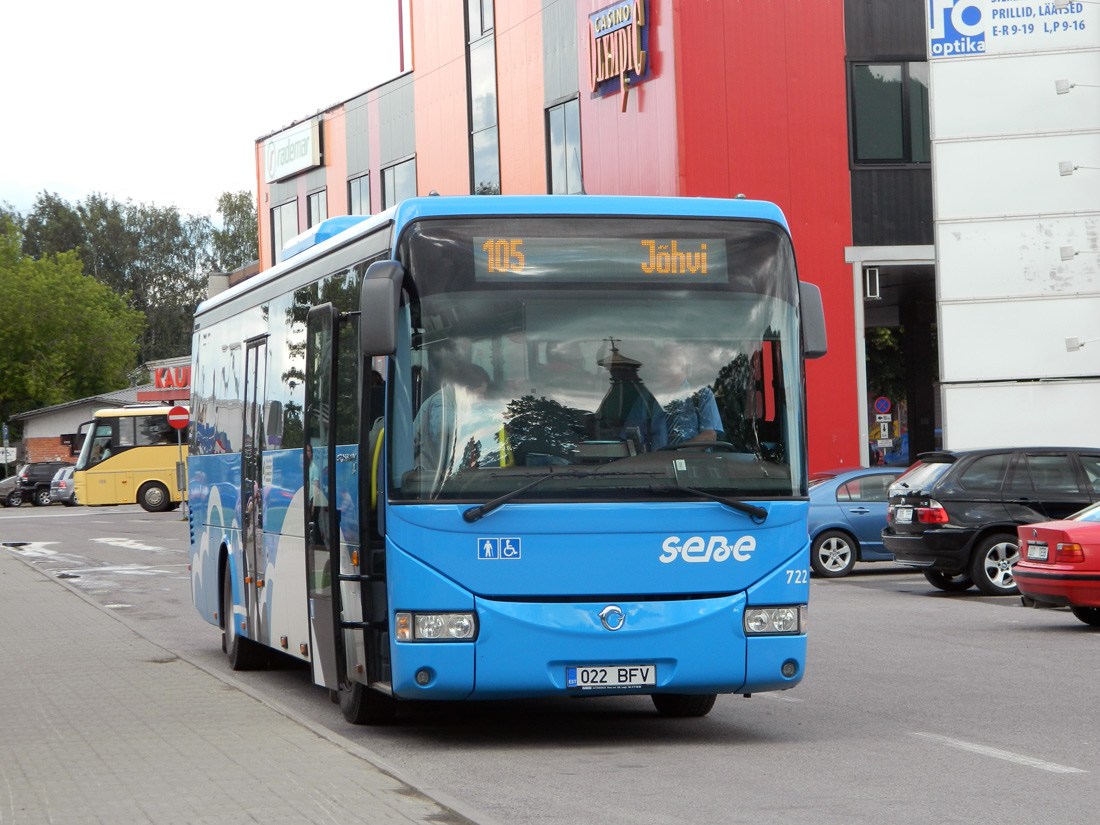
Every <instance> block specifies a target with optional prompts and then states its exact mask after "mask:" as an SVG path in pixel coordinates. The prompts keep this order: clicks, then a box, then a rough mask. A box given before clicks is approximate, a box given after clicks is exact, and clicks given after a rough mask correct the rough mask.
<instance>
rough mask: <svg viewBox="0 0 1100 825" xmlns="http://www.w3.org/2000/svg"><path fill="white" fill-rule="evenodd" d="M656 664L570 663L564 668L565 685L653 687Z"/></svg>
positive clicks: (591, 688) (577, 687)
mask: <svg viewBox="0 0 1100 825" xmlns="http://www.w3.org/2000/svg"><path fill="white" fill-rule="evenodd" d="M656 684H657V666H656V665H652V664H649V665H584V666H581V665H570V666H568V667H566V668H565V686H566V687H568V688H576V689H578V690H608V689H614V688H634V687H654V686H656Z"/></svg>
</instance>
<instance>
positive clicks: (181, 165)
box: [0, 0, 407, 218]
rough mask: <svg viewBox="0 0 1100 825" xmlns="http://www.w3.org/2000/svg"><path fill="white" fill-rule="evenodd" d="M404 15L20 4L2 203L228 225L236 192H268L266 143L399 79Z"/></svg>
mask: <svg viewBox="0 0 1100 825" xmlns="http://www.w3.org/2000/svg"><path fill="white" fill-rule="evenodd" d="M399 2H400V0H357V2H356V0H328V2H325V3H301V2H294V3H292V2H286V0H265V1H264V2H262V3H261V2H253V0H188V2H186V3H170V2H158V1H157V0H141V2H136V1H135V0H101V2H98V3H91V2H87V0H84V2H74V1H73V0H60V2H58V1H57V0H31V1H30V2H26V1H25V0H24V2H18V1H17V2H12V3H8V4H6V6H5V9H4V12H3V28H4V38H3V40H4V49H3V52H2V55H3V56H2V61H3V64H2V65H3V66H4V68H5V71H4V81H3V94H2V97H0V106H2V109H0V112H2V114H0V202H6V203H7V204H8V205H10V206H12V207H14V208H15V209H16V210H17V211H19V212H23V213H26V212H28V211H29V210H30V208H31V207H32V206H33V204H34V200H35V197H36V195H37V194H38V193H39V192H41V191H42V190H48V191H50V192H56V193H57V194H58V195H60V196H61V197H62V198H64V199H66V200H68V201H69V202H70V203H75V202H76V201H78V200H83V199H84V198H85V197H87V196H88V195H90V194H92V193H93V192H99V193H102V194H104V195H108V196H111V197H114V198H115V199H117V200H119V201H123V202H125V201H126V199H130V200H133V201H135V202H143V203H146V204H156V205H157V206H171V205H175V206H177V207H179V209H180V210H181V211H182V212H184V213H190V214H204V215H211V216H212V217H215V218H216V215H215V208H216V206H217V203H216V201H217V198H218V196H219V195H220V194H221V193H222V192H227V191H228V192H235V191H238V190H241V189H247V190H249V191H251V192H253V193H255V191H256V163H255V154H254V145H255V140H256V138H258V137H260V136H262V135H267V134H269V133H271V132H274V131H276V130H278V129H280V128H282V127H283V126H286V125H288V124H290V123H291V122H292V121H295V120H300V119H302V118H305V117H309V116H310V115H312V114H314V113H316V112H317V111H318V110H320V109H324V108H327V107H328V106H331V105H332V104H334V103H338V102H340V101H343V100H346V99H348V98H351V97H354V96H355V95H357V94H359V93H360V92H364V91H366V90H367V89H370V88H372V87H374V86H377V85H378V84H379V83H382V82H384V81H385V80H388V79H390V78H392V77H395V76H397V74H399V63H398V59H399V58H398V53H399V52H398V25H397V20H398V12H397V9H398V6H399ZM406 2H407V0H406Z"/></svg>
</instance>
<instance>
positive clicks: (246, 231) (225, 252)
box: [210, 189, 260, 272]
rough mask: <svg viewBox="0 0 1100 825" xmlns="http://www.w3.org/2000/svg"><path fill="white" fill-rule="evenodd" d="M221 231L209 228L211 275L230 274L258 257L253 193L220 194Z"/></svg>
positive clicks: (257, 233)
mask: <svg viewBox="0 0 1100 825" xmlns="http://www.w3.org/2000/svg"><path fill="white" fill-rule="evenodd" d="M218 214H219V215H221V223H222V225H221V228H217V227H213V228H212V229H211V246H212V250H211V261H210V268H211V270H212V271H214V272H232V271H233V270H234V269H239V268H240V267H242V266H247V265H248V264H250V263H252V262H253V261H255V260H257V259H258V258H259V257H260V247H259V232H258V227H259V216H258V214H257V212H256V202H255V201H254V200H252V193H251V192H249V191H247V190H243V189H242V190H241V191H240V192H223V193H222V195H221V197H219V198H218Z"/></svg>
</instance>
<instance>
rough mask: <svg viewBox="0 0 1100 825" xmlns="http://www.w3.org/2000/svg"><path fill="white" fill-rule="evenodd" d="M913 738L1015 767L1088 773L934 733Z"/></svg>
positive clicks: (914, 733)
mask: <svg viewBox="0 0 1100 825" xmlns="http://www.w3.org/2000/svg"><path fill="white" fill-rule="evenodd" d="M913 736H920V737H922V738H924V739H931V740H932V741H933V742H939V743H941V744H943V745H947V746H948V747H952V748H958V749H959V750H961V751H970V752H971V753H978V754H981V755H982V756H991V757H993V758H994V759H1003V760H1004V761H1005V762H1013V763H1015V764H1017V765H1023V766H1024V767H1026V768H1038V769H1039V770H1041V771H1050V772H1051V773H1088V771H1085V770H1082V769H1081V768H1071V767H1069V766H1068V765H1059V764H1058V763H1057V762H1046V761H1044V760H1042V759H1036V758H1034V757H1032V756H1025V755H1024V754H1022V753H1013V752H1012V751H1003V750H1001V749H1000V748H991V747H989V746H988V745H978V744H975V743H974V742H964V741H963V740H961V739H951V738H950V737H947V736H939V735H938V734H935V733H920V732H916V731H915V732H913Z"/></svg>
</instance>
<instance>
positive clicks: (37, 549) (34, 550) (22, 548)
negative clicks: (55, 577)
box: [4, 541, 57, 556]
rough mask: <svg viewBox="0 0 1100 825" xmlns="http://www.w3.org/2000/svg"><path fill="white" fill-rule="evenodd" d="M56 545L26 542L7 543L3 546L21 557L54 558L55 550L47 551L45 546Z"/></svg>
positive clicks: (53, 542)
mask: <svg viewBox="0 0 1100 825" xmlns="http://www.w3.org/2000/svg"><path fill="white" fill-rule="evenodd" d="M49 544H57V542H56V541H28V542H11V543H10V544H9V543H8V542H5V543H4V546H5V547H7V548H8V549H9V550H11V551H12V552H13V553H18V554H19V555H21V556H56V555H57V551H56V550H49V549H47V545H49Z"/></svg>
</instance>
